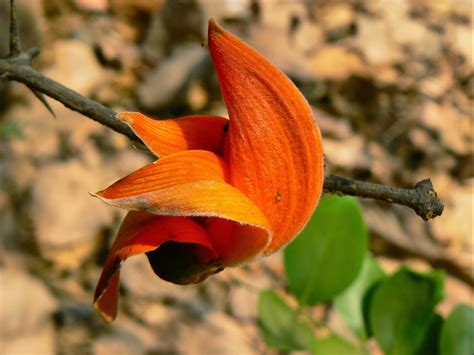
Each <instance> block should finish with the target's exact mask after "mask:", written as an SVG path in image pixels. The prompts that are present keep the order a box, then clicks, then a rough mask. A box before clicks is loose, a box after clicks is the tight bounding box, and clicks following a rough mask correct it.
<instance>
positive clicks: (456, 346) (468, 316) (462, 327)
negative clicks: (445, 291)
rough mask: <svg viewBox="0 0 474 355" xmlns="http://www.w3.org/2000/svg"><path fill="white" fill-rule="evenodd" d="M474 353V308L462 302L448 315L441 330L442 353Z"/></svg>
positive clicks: (457, 354)
mask: <svg viewBox="0 0 474 355" xmlns="http://www.w3.org/2000/svg"><path fill="white" fill-rule="evenodd" d="M473 353H474V308H472V307H470V306H468V305H465V304H460V305H458V306H457V307H456V308H455V309H454V310H453V311H452V312H451V314H450V315H449V316H448V318H447V319H446V321H445V322H444V325H443V328H442V330H441V341H440V354H441V355H451V354H456V355H472V354H473Z"/></svg>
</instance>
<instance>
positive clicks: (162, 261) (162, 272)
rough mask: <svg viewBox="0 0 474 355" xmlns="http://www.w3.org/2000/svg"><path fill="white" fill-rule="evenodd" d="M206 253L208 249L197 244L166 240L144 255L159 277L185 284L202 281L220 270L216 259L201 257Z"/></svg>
mask: <svg viewBox="0 0 474 355" xmlns="http://www.w3.org/2000/svg"><path fill="white" fill-rule="evenodd" d="M206 254H208V255H210V252H209V250H208V249H207V248H205V247H203V246H200V245H197V244H193V243H177V242H166V243H163V244H162V245H161V246H160V247H159V248H157V249H155V250H153V251H150V252H148V253H146V256H147V257H148V260H149V261H150V265H151V267H152V269H153V271H154V272H155V274H156V275H158V276H159V277H160V278H161V279H163V280H165V281H169V282H172V283H175V284H178V285H187V284H193V283H199V282H202V281H204V280H205V279H206V278H207V277H208V276H210V275H212V274H214V273H216V272H219V271H221V270H222V269H221V268H220V265H219V263H218V261H217V260H211V261H209V258H203V255H206ZM206 259H207V260H206Z"/></svg>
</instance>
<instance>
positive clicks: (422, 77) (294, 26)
mask: <svg viewBox="0 0 474 355" xmlns="http://www.w3.org/2000/svg"><path fill="white" fill-rule="evenodd" d="M8 3H9V1H7V0H0V56H3V55H5V54H6V53H7V48H8V38H7V34H8V27H7V26H8V17H7V15H8ZM471 6H472V4H471V1H470V0H436V1H430V0H412V1H410V0H404V1H402V0H373V1H372V0H370V1H362V0H358V1H357V0H350V1H337V0H323V1H314V2H311V1H303V0H301V1H300V0H292V1H290V0H286V1H282V0H260V1H249V0H239V1H230V0H194V1H192V0H189V1H169V2H165V1H164V0H150V1H147V0H109V1H107V0H48V1H46V0H44V1H41V0H23V1H18V8H19V14H20V26H21V27H20V29H21V31H22V35H23V37H24V39H23V40H24V43H25V46H26V47H28V46H32V45H37V46H39V47H40V48H41V50H42V53H41V55H40V57H39V59H37V60H36V65H37V66H38V68H40V70H41V71H42V72H43V73H44V74H46V75H48V76H50V77H52V78H54V79H55V80H57V81H59V82H61V83H63V84H65V85H66V86H68V87H70V88H72V89H74V90H77V91H79V92H80V93H81V94H83V95H86V96H90V97H92V98H94V99H95V100H97V101H99V102H102V103H104V104H106V105H108V106H110V107H111V108H113V109H114V110H116V111H121V110H140V111H142V112H144V113H148V114H149V115H152V116H155V117H160V118H167V117H176V116H179V115H187V114H195V113H215V114H220V115H226V110H225V107H224V106H223V103H222V101H221V98H220V94H219V90H218V86H217V80H216V77H215V74H214V73H213V70H212V66H211V64H210V59H209V56H208V54H207V52H206V50H205V49H203V48H202V47H201V42H202V41H203V40H204V39H205V31H206V26H207V19H208V18H209V16H211V15H214V16H216V17H217V18H219V19H221V21H222V22H223V23H224V24H225V25H226V27H227V28H228V29H230V30H231V31H233V32H234V33H236V34H238V35H239V36H241V37H242V38H245V39H246V40H247V41H248V42H250V43H251V44H252V45H253V46H254V47H255V48H257V49H258V50H259V51H260V52H262V53H263V54H264V55H265V56H267V57H268V58H269V59H270V60H271V61H273V62H274V63H275V64H276V65H277V66H278V67H280V68H281V69H283V70H284V71H285V72H286V73H287V74H288V75H289V76H290V77H291V78H292V79H293V80H294V81H295V82H296V83H297V85H298V86H299V87H300V88H301V90H302V91H303V93H304V94H305V96H306V97H307V98H308V100H309V102H310V103H311V105H312V106H313V107H314V111H315V115H316V117H317V119H318V122H319V125H320V127H321V129H322V133H323V137H324V148H325V156H326V163H327V170H328V172H330V173H337V174H340V175H344V176H347V177H352V178H358V179H363V180H367V181H373V182H380V183H385V184H391V185H396V186H402V187H404V186H406V187H408V186H412V185H413V184H414V183H415V182H416V181H418V180H421V179H423V178H426V177H430V178H431V179H432V181H433V183H434V186H435V189H436V190H437V192H438V194H439V196H440V198H441V199H442V200H443V202H444V203H445V210H444V213H443V215H442V216H441V217H439V218H437V219H435V220H433V221H430V222H428V223H425V222H423V221H422V220H421V219H420V218H419V217H417V216H416V215H415V214H414V213H413V212H412V211H411V210H409V209H406V208H403V207H399V206H393V205H387V204H381V203H376V202H373V201H361V202H362V205H363V209H364V214H365V218H366V220H367V223H368V225H369V228H370V232H371V250H372V251H373V253H374V254H375V255H377V256H378V258H379V260H380V262H381V264H382V266H383V267H385V268H386V269H387V270H393V269H394V268H396V267H397V266H398V265H400V263H406V264H409V265H411V266H412V267H413V268H415V269H417V270H428V269H430V268H432V267H442V268H445V269H446V270H447V271H448V275H449V276H448V277H447V280H446V294H447V298H446V300H445V301H444V302H443V303H442V304H441V305H440V306H439V311H440V313H441V314H443V315H446V314H447V313H449V311H450V310H451V309H452V307H453V305H455V304H456V303H458V302H465V303H471V304H472V301H473V297H472V292H473V291H472V286H470V285H472V284H473V280H474V275H473V264H472V255H473V254H472V248H473V240H472V221H473V206H472V203H473V165H474V164H473V151H472V147H473V121H472V119H473V117H472V104H473V100H474V93H473V84H474V79H473V78H474V75H473V73H474V56H473V41H474V39H473V30H472V25H473V24H472V19H471V11H472V9H471ZM0 85H1V86H0V242H1V245H0V260H1V266H0V285H1V286H0V287H1V291H0V337H1V338H0V342H1V345H0V352H2V353H5V354H6V353H15V352H23V353H42V354H54V353H61V354H76V353H77V354H87V353H93V354H97V355H99V354H104V355H105V354H112V353H114V354H118V353H120V354H162V353H171V354H173V353H176V354H178V353H179V354H193V355H194V354H210V353H215V354H262V353H265V354H273V353H274V351H273V350H269V349H267V348H266V346H265V345H264V343H263V341H262V340H261V338H260V336H259V333H258V329H257V327H256V322H255V317H256V299H257V294H258V291H259V290H261V289H263V288H266V287H275V288H284V287H285V284H284V278H283V276H282V270H283V269H282V262H281V255H280V254H276V255H274V256H272V257H270V258H267V259H265V260H261V261H258V262H256V263H254V264H251V265H249V266H247V267H244V268H239V269H232V270H226V271H225V272H222V273H220V274H219V275H216V276H215V277H212V278H210V279H209V280H208V281H206V282H205V283H203V284H201V285H199V286H186V287H183V286H174V285H171V284H168V283H165V282H162V281H160V280H159V279H157V278H156V277H155V276H154V275H153V274H152V272H151V270H149V267H148V265H147V262H146V258H140V257H136V258H132V259H130V260H129V261H128V262H127V263H126V264H125V266H124V269H123V274H122V291H123V292H122V298H121V311H120V314H119V316H118V319H117V321H116V322H115V323H113V324H112V325H107V324H105V323H104V322H103V321H102V320H101V319H100V317H99V316H98V315H96V314H95V313H94V311H93V309H92V307H91V301H92V295H93V290H94V287H95V283H96V281H97V279H98V275H99V273H100V270H101V265H102V263H103V261H104V256H105V255H106V252H107V249H108V246H109V245H110V241H111V238H113V236H114V233H115V231H116V228H117V225H118V223H119V221H120V219H121V217H122V216H123V214H124V213H123V211H120V210H117V209H114V208H111V207H108V206H105V205H104V204H102V203H101V202H100V201H98V200H97V199H94V198H92V197H91V196H90V195H89V194H88V192H94V191H98V190H100V189H102V188H104V187H105V186H107V185H108V184H109V183H111V182H112V181H114V180H115V179H117V178H119V177H122V176H124V175H125V174H127V173H129V172H131V171H133V170H134V169H136V168H138V167H140V166H142V165H144V164H145V163H146V162H148V161H150V160H151V159H152V157H151V156H150V155H149V154H146V153H145V152H142V151H140V150H139V149H134V148H133V147H132V145H131V144H130V142H129V141H128V140H127V139H126V138H125V137H122V136H120V135H118V134H115V133H113V132H111V131H110V130H108V129H106V128H104V127H101V126H99V125H98V124H96V123H94V122H92V121H90V120H88V119H86V118H85V117H82V116H80V115H79V114H76V113H74V112H71V111H69V110H67V109H65V108H64V107H63V106H62V105H61V104H58V103H57V102H53V101H52V100H50V102H51V105H52V107H53V108H54V110H55V112H56V115H57V119H54V118H52V117H51V115H50V114H49V113H48V112H47V111H46V110H45V109H44V107H42V106H41V104H40V103H39V102H38V101H37V100H36V99H35V98H34V96H33V95H32V94H31V92H29V91H28V89H26V88H25V87H23V86H21V85H18V84H8V85H7V84H5V83H0ZM331 322H333V323H334V324H335V327H336V328H337V327H340V326H341V325H340V322H338V319H337V317H332V319H331ZM341 331H344V329H341ZM376 352H377V350H374V353H376Z"/></svg>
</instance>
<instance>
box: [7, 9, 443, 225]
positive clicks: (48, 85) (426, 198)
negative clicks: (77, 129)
mask: <svg viewBox="0 0 474 355" xmlns="http://www.w3.org/2000/svg"><path fill="white" fill-rule="evenodd" d="M11 4H12V7H11V25H10V36H11V41H10V43H11V47H10V55H9V56H8V57H7V58H4V59H0V78H2V79H6V80H13V81H18V82H21V83H23V84H25V85H26V86H27V87H28V88H30V89H31V90H32V91H33V93H34V94H35V95H36V96H37V97H39V98H40V100H41V101H42V102H43V103H44V104H45V105H46V107H47V108H48V109H49V110H50V111H51V109H50V107H49V105H47V103H46V100H44V97H42V96H41V94H39V93H42V94H45V95H47V96H49V97H51V98H53V99H55V100H57V101H59V102H61V103H62V104H63V105H64V106H66V107H68V108H70V109H71V110H74V111H77V112H79V113H81V114H83V115H84V116H86V117H89V118H91V119H93V120H94V121H96V122H99V123H101V124H102V125H104V126H106V127H109V128H111V129H112V130H114V131H115V132H118V133H120V134H123V135H125V136H127V137H128V138H130V139H131V140H133V141H140V140H139V139H138V137H137V136H136V135H135V134H134V133H133V131H132V130H131V129H130V127H128V126H127V125H126V124H125V123H124V122H122V121H120V120H118V119H117V118H116V115H117V113H116V112H114V111H113V110H111V109H109V108H107V107H105V106H104V105H102V104H100V103H98V102H97V101H94V100H91V99H89V98H87V97H84V96H82V95H80V94H79V93H77V92H75V91H74V90H71V89H69V88H67V87H65V86H64V85H61V84H60V83H58V82H56V81H54V80H52V79H50V78H48V77H46V76H44V75H42V74H41V73H39V72H37V71H36V70H34V69H33V68H32V67H31V61H32V59H33V58H34V57H35V56H36V55H37V54H38V53H39V51H38V50H37V49H34V48H33V49H30V50H28V51H26V52H22V51H21V43H20V39H19V33H18V27H17V25H16V18H15V13H14V1H13V0H11ZM41 98H43V99H41ZM324 192H327V193H334V194H339V195H351V196H358V197H365V198H372V199H376V200H381V201H385V202H388V203H396V204H400V205H404V206H407V207H410V208H412V209H413V210H414V211H415V212H416V213H417V214H418V215H419V216H420V217H421V218H423V219H424V220H425V221H427V220H429V219H432V218H435V217H437V216H440V215H441V213H442V212H443V207H444V206H443V204H442V202H441V201H440V200H439V199H438V197H437V194H436V192H435V190H434V188H433V185H432V183H431V181H430V180H429V179H426V180H422V181H420V182H418V183H417V184H416V185H415V187H414V188H412V189H402V188H396V187H391V186H387V185H380V184H373V183H368V182H364V181H357V180H351V179H347V178H344V177H341V176H335V175H329V176H326V178H325V180H324Z"/></svg>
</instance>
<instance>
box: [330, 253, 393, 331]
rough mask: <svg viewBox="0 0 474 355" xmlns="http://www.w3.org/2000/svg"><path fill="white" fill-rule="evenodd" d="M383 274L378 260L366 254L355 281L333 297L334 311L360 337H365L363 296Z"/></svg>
mask: <svg viewBox="0 0 474 355" xmlns="http://www.w3.org/2000/svg"><path fill="white" fill-rule="evenodd" d="M384 275H385V273H384V272H383V270H382V268H381V267H380V265H379V264H378V262H377V261H376V260H375V259H374V258H372V257H371V256H370V255H366V257H365V259H364V264H363V266H362V270H361V271H360V273H359V275H358V276H357V278H356V279H355V281H354V282H353V283H352V284H351V285H350V286H349V288H347V289H346V290H345V291H344V292H343V293H342V294H340V295H339V296H337V298H336V299H335V302H334V306H335V309H336V311H337V312H338V313H339V314H340V315H341V317H342V318H343V319H344V321H345V322H346V324H347V325H348V326H349V327H350V328H351V329H352V330H353V331H354V332H355V333H356V334H357V335H358V336H359V337H360V338H362V339H365V338H366V337H367V332H366V330H365V322H364V316H363V304H364V298H365V296H366V295H367V292H368V291H369V289H370V288H371V287H372V286H373V285H374V284H375V283H376V282H377V281H378V280H380V279H382V278H383V277H384Z"/></svg>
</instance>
